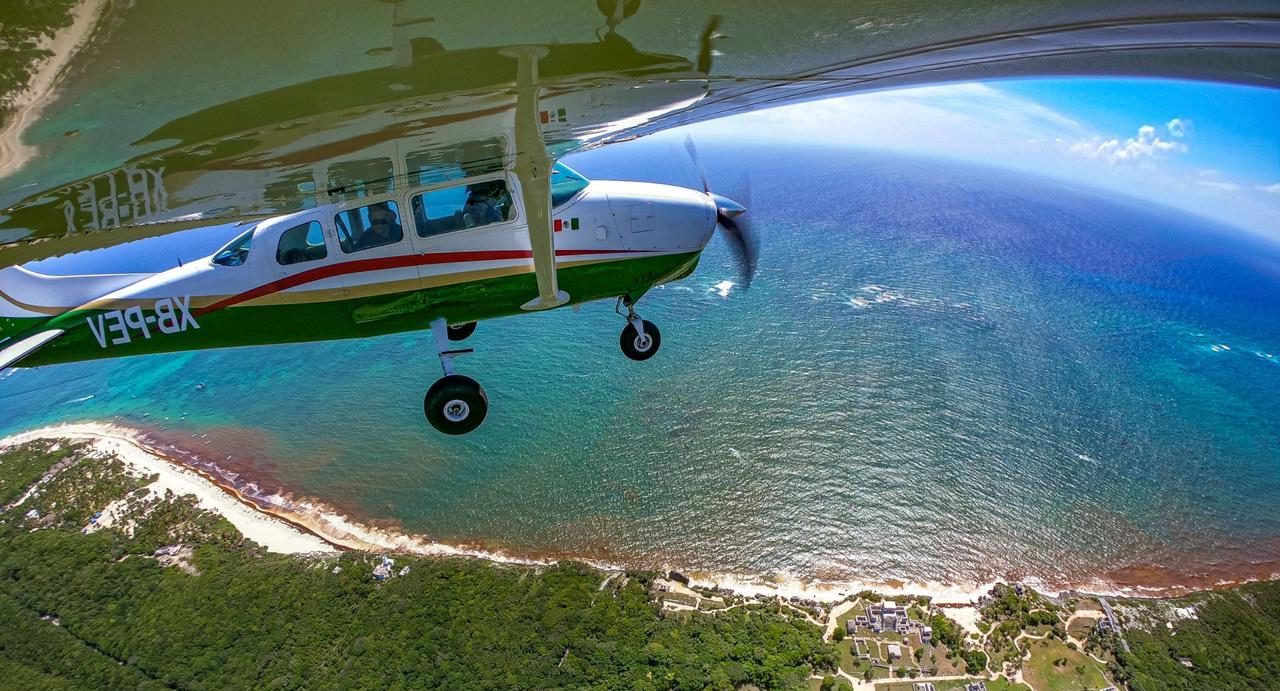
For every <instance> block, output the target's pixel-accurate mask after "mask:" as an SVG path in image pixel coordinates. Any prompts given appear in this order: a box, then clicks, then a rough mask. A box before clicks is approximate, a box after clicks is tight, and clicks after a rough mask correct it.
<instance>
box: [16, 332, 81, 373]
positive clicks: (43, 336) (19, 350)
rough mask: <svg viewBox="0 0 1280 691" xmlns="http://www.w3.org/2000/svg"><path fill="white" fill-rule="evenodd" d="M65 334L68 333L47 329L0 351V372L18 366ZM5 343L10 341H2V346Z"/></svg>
mask: <svg viewBox="0 0 1280 691" xmlns="http://www.w3.org/2000/svg"><path fill="white" fill-rule="evenodd" d="M64 333H66V331H65V330H64V329H45V330H44V331H40V332H37V333H34V334H32V335H30V336H27V337H26V338H23V339H22V340H19V341H15V342H13V343H11V344H9V345H8V346H6V347H4V348H3V349H0V371H4V370H6V369H8V368H10V367H12V366H14V365H16V364H18V362H19V361H21V360H22V359H23V358H25V357H27V356H28V355H30V354H32V353H34V352H36V351H37V350H40V349H41V348H43V347H44V346H45V345H47V344H48V343H49V342H50V341H52V340H54V339H55V338H57V337H59V336H61V335H62V334H64ZM4 343H8V341H7V340H5V341H0V344H4Z"/></svg>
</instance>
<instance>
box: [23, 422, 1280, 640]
mask: <svg viewBox="0 0 1280 691" xmlns="http://www.w3.org/2000/svg"><path fill="white" fill-rule="evenodd" d="M146 437H147V435H146V433H145V432H143V431H141V430H137V429H134V428H131V427H125V426H121V425H115V424H110V423H98V422H86V423H68V424H59V425H52V426H47V427H41V428H39V429H35V430H30V431H27V432H22V433H18V434H15V435H12V436H9V437H5V438H3V439H0V448H3V447H7V446H11V445H16V444H21V443H26V442H29V441H35V440H37V439H72V440H77V441H89V442H92V443H94V444H95V445H97V446H98V448H99V450H103V451H110V452H114V453H116V454H117V455H119V456H120V457H121V460H122V461H124V462H125V463H126V465H128V466H130V467H133V468H135V469H140V470H142V471H143V472H146V473H154V474H158V475H160V476H161V479H160V480H158V481H157V482H156V485H159V486H160V487H161V489H160V491H163V490H164V489H165V488H168V489H174V490H175V492H176V493H178V494H195V495H196V497H197V498H198V499H199V501H200V505H201V507H202V508H205V509H207V510H210V511H214V512H216V513H218V514H220V515H222V516H224V517H226V518H227V519H228V520H229V521H230V522H231V523H232V524H233V525H235V526H236V528H237V529H238V530H240V532H241V533H242V534H244V535H245V537H247V538H249V539H252V540H254V541H255V542H257V543H259V544H261V545H263V546H264V547H266V548H267V549H268V550H269V551H274V552H282V553H291V554H314V553H328V554H332V553H335V552H337V551H338V550H359V551H365V552H388V553H404V554H412V555H419V556H436V557H467V558H474V559H483V560H486V561H491V562H495V563H502V564H518V565H524V566H548V565H550V564H553V563H555V562H556V561H558V560H559V559H560V558H566V559H572V560H574V561H580V562H582V563H585V564H587V565H589V566H591V567H593V568H596V569H600V570H601V571H608V572H618V571H623V570H625V569H626V568H627V567H625V566H622V565H618V564H611V563H606V562H603V561H601V560H597V559H591V558H589V557H582V556H571V555H570V556H564V557H558V556H557V557H548V558H538V557H531V556H517V555H513V554H509V553H507V552H504V551H502V550H498V549H480V548H474V547H468V546H465V545H456V544H446V543H441V542H437V541H434V540H431V539H430V538H427V537H426V536H421V535H413V534H409V533H405V532H400V531H398V530H394V529H389V528H381V527H376V526H372V525H369V524H367V523H362V522H360V521H358V520H355V519H353V518H350V517H348V516H345V515H342V514H341V513H338V512H337V511H334V510H332V509H330V508H329V507H327V506H325V505H323V504H321V503H319V502H312V501H306V500H295V499H292V498H290V497H287V496H282V495H280V494H272V495H267V496H263V495H261V494H259V493H256V492H254V491H253V488H255V487H256V486H255V485H254V484H253V483H252V482H248V483H245V484H244V485H242V486H239V487H238V486H236V485H235V484H234V483H232V482H230V481H229V480H228V479H226V478H222V477H219V476H218V474H217V473H216V472H210V470H208V469H206V468H202V467H200V465H199V464H196V463H189V462H184V461H183V460H182V459H181V458H178V456H179V455H182V454H180V453H179V450H177V449H173V450H165V449H160V448H157V445H155V444H152V443H149V442H148V440H147V438H146ZM215 468H216V467H215ZM153 491H154V490H153ZM666 568H668V569H677V570H679V567H678V566H668V567H666ZM684 573H685V575H686V576H687V577H688V578H689V581H690V583H691V584H692V585H694V586H698V587H705V588H717V587H718V588H721V589H729V590H732V591H734V592H735V593H736V594H739V595H744V596H747V597H755V596H765V597H782V598H785V599H791V598H799V599H805V600H815V601H818V602H839V601H841V600H844V599H846V598H848V597H851V596H854V595H856V594H857V593H859V592H861V591H864V590H872V591H875V592H877V593H880V594H883V595H887V596H890V597H907V596H928V597H930V598H931V599H932V600H933V601H934V603H935V604H940V605H949V606H952V607H959V608H961V609H969V608H971V606H972V605H973V603H975V602H976V601H977V600H978V598H979V597H980V596H982V595H984V594H986V593H987V592H988V591H989V590H990V589H991V588H992V586H994V585H995V584H996V583H997V582H1002V581H1000V580H993V581H991V582H983V583H944V582H923V581H911V580H896V579H886V580H884V581H870V580H848V581H824V580H816V579H804V578H798V577H791V576H765V575H749V574H726V573H713V572H702V571H685V572H684ZM1277 578H1280V574H1277V573H1271V574H1269V575H1267V576H1259V577H1246V578H1240V579H1221V578H1218V579H1213V580H1211V581H1207V582H1206V581H1205V580H1204V579H1200V580H1197V579H1187V581H1186V582H1181V583H1164V584H1154V585H1153V584H1143V583H1138V582H1134V583H1131V584H1127V585H1126V584H1120V583H1116V582H1110V581H1107V580H1105V579H1103V578H1101V577H1095V578H1093V579H1090V580H1088V581H1082V582H1080V583H1071V584H1066V585H1058V584H1047V583H1043V582H1038V581H1037V579H1027V578H1023V579H1020V582H1022V583H1025V584H1026V585H1028V586H1030V587H1032V588H1034V589H1036V590H1037V591H1040V592H1042V593H1046V594H1050V595H1062V594H1064V593H1068V592H1081V593H1087V594H1090V595H1101V596H1106V597H1130V598H1143V599H1160V598H1170V597H1179V596H1182V595H1186V594H1189V593H1193V592H1199V591H1205V590H1221V589H1226V588H1231V587H1236V586H1240V585H1244V584H1246V583H1250V582H1256V581H1265V580H1276V579H1277ZM1005 580H1009V579H1005ZM1015 580H1017V579H1015ZM957 613H958V614H962V615H963V614H964V612H957ZM966 628H969V627H968V626H966Z"/></svg>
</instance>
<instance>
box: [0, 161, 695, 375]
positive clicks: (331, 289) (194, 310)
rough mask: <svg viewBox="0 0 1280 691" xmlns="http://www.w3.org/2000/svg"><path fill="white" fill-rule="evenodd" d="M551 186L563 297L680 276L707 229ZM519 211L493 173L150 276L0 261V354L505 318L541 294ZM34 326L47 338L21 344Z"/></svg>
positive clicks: (308, 335) (659, 197)
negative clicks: (47, 269)
mask: <svg viewBox="0 0 1280 691" xmlns="http://www.w3.org/2000/svg"><path fill="white" fill-rule="evenodd" d="M551 187H552V195H551V201H552V203H551V205H550V216H551V220H552V224H553V228H554V231H553V238H554V249H555V268H556V271H555V274H556V277H557V279H558V286H559V290H560V291H562V292H563V293H565V294H567V298H568V300H567V302H565V303H564V304H579V303H583V302H588V301H592V300H599V299H603V298H613V297H618V296H630V297H631V298H632V300H634V299H637V298H639V296H640V295H642V294H643V293H644V292H645V291H647V290H648V289H649V288H651V287H653V286H655V285H658V284H661V283H665V282H668V281H672V280H675V279H678V278H681V277H684V276H686V275H688V274H689V273H690V272H692V271H693V269H694V267H695V266H696V264H697V260H698V257H699V254H700V253H701V251H702V250H703V248H704V247H705V246H706V244H707V242H708V241H709V240H710V237H711V234H712V233H713V232H714V230H715V227H716V222H717V206H716V204H717V203H716V200H715V199H714V198H713V197H712V196H711V195H708V194H704V193H702V192H697V191H694V190H689V189H684V188H680V187H672V186H667V185H656V184H649V183H637V182H619V181H594V182H588V181H587V180H585V179H583V178H581V176H578V175H577V174H576V173H573V171H571V170H569V169H567V168H565V167H564V166H562V165H560V164H557V165H556V169H555V171H554V174H553V176H552V185H551ZM388 212H389V213H388ZM388 216H390V217H392V218H393V219H394V220H393V221H392V222H391V223H386V219H387V217H388ZM526 218H527V214H526V213H525V209H524V204H523V203H522V194H521V191H520V179H519V177H518V176H517V175H515V174H513V173H511V172H501V173H493V174H489V175H483V176H478V177H474V178H467V179H463V180H455V181H451V182H443V183H438V184H434V185H430V186H415V187H408V188H405V189H403V190H401V191H395V192H386V193H383V194H379V195H376V196H366V197H363V198H359V199H353V200H347V201H343V202H341V203H336V204H327V205H323V206H319V207H316V208H313V209H309V210H306V211H302V212H298V213H293V214H289V215H285V216H278V217H274V218H270V219H268V220H265V221H261V222H258V223H256V224H254V225H246V226H245V228H246V230H245V232H244V233H243V234H242V235H241V236H240V237H238V238H237V239H236V240H234V241H232V243H230V244H229V245H228V246H227V247H225V248H223V249H222V250H220V251H219V252H218V253H216V254H214V255H213V256H210V257H208V258H206V259H203V260H200V261H195V262H189V263H187V264H186V265H184V266H179V267H175V268H173V269H170V270H167V271H163V272H160V273H156V274H145V275H144V274H103V275H94V276H68V277H51V276H43V275H39V274H35V273H32V272H30V271H28V270H26V269H23V268H21V267H9V268H6V269H3V270H0V339H3V340H0V350H9V349H12V348H14V347H15V345H16V344H19V343H21V342H23V341H24V340H25V341H27V346H28V347H29V346H31V345H36V346H37V347H31V348H30V349H29V352H27V353H25V354H21V365H22V366H37V365H46V364H53V363H60V362H71V361H78V360H89V359H96V358H108V357H120V356H127V355H140V354H146V353H159V352H171V351H181V350H196V349H204V348H220V347H231V346H249V345H262V344H273V343H297V342H305V341H317V340H329V339H343V338H362V337H368V336H375V335H380V334H387V333H394V332H401V331H408V330H414V329H426V328H428V327H429V325H430V324H431V323H432V322H433V321H436V320H444V322H446V323H448V324H453V325H457V324H465V323H468V322H475V321H479V320H483V319H491V318H494V317H501V316H506V315H512V314H518V313H521V312H522V306H524V307H525V308H526V309H527V308H528V303H529V302H530V299H531V298H533V297H535V296H537V295H538V293H539V290H538V283H537V280H536V278H535V274H534V259H533V252H532V250H531V242H530V233H529V231H528V227H527V223H526ZM380 222H381V223H380ZM40 334H55V335H51V336H49V337H48V340H47V341H45V342H38V343H37V342H33V341H32V340H31V339H32V338H33V337H36V336H39V335H40ZM13 355H14V353H13V352H10V353H8V357H10V358H12V356H13ZM0 357H5V356H3V355H0ZM6 364H7V363H6Z"/></svg>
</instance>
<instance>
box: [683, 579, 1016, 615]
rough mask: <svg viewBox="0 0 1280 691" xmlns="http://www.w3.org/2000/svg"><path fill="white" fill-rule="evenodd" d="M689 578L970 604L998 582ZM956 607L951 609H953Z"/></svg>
mask: <svg viewBox="0 0 1280 691" xmlns="http://www.w3.org/2000/svg"><path fill="white" fill-rule="evenodd" d="M687 575H688V576H689V582H690V583H692V584H694V585H698V586H703V587H715V586H719V587H721V588H729V589H730V590H733V591H734V592H735V593H737V594H739V595H746V596H748V597H750V596H754V595H767V596H770V597H773V596H781V597H783V598H792V597H798V598H801V599H805V600H814V601H816V602H840V601H841V600H845V599H847V598H851V597H853V596H855V595H857V594H858V593H859V592H861V591H863V590H872V591H875V592H877V593H880V594H881V595H886V596H889V597H898V598H907V597H910V596H913V595H918V596H928V597H930V598H932V601H933V603H934V604H940V603H945V604H970V603H973V602H977V600H978V598H979V597H980V596H982V595H985V594H986V593H987V591H989V590H991V588H992V587H993V586H994V585H995V583H988V584H983V585H976V586H974V585H967V586H956V585H950V584H945V583H923V582H919V583H917V582H895V583H875V582H870V581H867V582H862V581H843V582H839V583H828V582H824V581H803V580H799V579H794V578H768V577H759V578H750V577H744V576H734V575H725V574H698V573H689V574H687ZM952 611H955V610H953V609H948V610H947V612H948V613H950V612H952Z"/></svg>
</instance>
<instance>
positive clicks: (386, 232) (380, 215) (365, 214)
mask: <svg viewBox="0 0 1280 691" xmlns="http://www.w3.org/2000/svg"><path fill="white" fill-rule="evenodd" d="M333 223H334V226H335V227H336V228H337V231H338V245H339V246H341V247H342V251H343V252H346V253H347V254H351V253H352V252H360V251H361V250H367V249H373V248H374V247H382V246H383V245H393V244H395V243H397V242H400V241H401V240H403V239H404V226H402V225H400V207H399V206H398V205H397V204H396V203H395V202H378V203H377V204H370V205H369V206H362V207H360V208H358V209H351V210H350V211H344V212H342V213H340V214H338V215H337V216H334V217H333Z"/></svg>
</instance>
